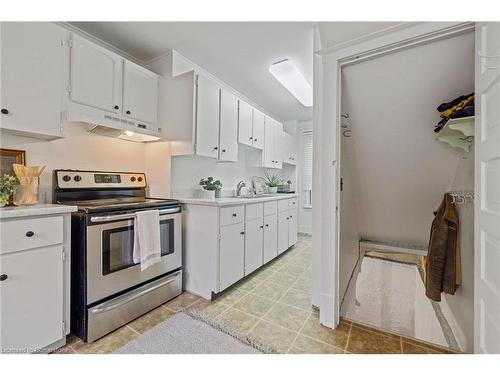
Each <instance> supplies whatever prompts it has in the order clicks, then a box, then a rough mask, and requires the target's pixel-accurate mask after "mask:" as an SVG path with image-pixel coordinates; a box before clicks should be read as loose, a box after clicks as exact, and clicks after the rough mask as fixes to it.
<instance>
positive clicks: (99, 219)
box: [90, 207, 181, 223]
mask: <svg viewBox="0 0 500 375" xmlns="http://www.w3.org/2000/svg"><path fill="white" fill-rule="evenodd" d="M180 211H181V209H180V208H179V207H176V208H167V209H165V210H160V215H165V214H175V213H177V212H180ZM133 218H135V214H123V215H109V216H94V217H91V218H90V221H91V222H92V223H104V222H106V221H114V220H125V219H133Z"/></svg>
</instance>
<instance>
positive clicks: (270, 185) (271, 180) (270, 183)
mask: <svg viewBox="0 0 500 375" xmlns="http://www.w3.org/2000/svg"><path fill="white" fill-rule="evenodd" d="M264 181H265V184H266V186H267V192H268V193H269V194H276V193H277V192H278V185H280V184H281V183H282V182H283V177H281V176H280V175H279V174H275V173H269V172H268V171H266V178H265V179H264Z"/></svg>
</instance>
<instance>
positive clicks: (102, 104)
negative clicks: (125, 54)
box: [69, 34, 123, 113]
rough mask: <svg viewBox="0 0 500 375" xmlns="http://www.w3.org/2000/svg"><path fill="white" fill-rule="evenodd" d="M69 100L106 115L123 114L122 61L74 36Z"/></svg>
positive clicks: (118, 57) (113, 54) (112, 53)
mask: <svg viewBox="0 0 500 375" xmlns="http://www.w3.org/2000/svg"><path fill="white" fill-rule="evenodd" d="M71 43H72V46H71V73H70V74H71V81H70V96H69V97H70V100H71V101H72V102H75V103H79V104H83V105H86V106H90V107H93V108H97V109H101V110H104V111H107V112H114V113H121V112H122V69H123V58H121V57H120V56H119V55H117V54H116V53H114V52H111V51H109V50H107V49H105V48H103V47H101V46H99V45H97V44H95V43H92V42H90V41H88V40H86V39H84V38H82V37H80V36H79V35H76V34H73V35H72V42H71Z"/></svg>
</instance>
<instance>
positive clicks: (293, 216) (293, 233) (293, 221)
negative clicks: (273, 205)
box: [288, 209, 298, 247]
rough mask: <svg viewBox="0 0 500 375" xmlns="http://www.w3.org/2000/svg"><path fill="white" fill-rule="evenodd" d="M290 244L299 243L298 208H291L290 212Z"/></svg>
mask: <svg viewBox="0 0 500 375" xmlns="http://www.w3.org/2000/svg"><path fill="white" fill-rule="evenodd" d="M288 217H289V220H288V246H289V247H290V246H293V245H295V244H296V243H297V231H298V226H297V225H298V221H297V210H296V209H294V210H290V211H289V212H288Z"/></svg>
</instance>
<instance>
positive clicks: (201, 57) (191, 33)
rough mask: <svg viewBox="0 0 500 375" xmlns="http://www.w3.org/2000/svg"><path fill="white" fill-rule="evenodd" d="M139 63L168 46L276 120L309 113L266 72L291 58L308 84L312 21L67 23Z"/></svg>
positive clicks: (295, 117) (302, 117) (303, 115)
mask: <svg viewBox="0 0 500 375" xmlns="http://www.w3.org/2000/svg"><path fill="white" fill-rule="evenodd" d="M72 25H73V26H76V27H78V28H80V29H82V30H84V31H85V32H87V33H89V34H92V35H93V36H95V37H97V38H99V39H101V40H103V41H105V42H107V43H109V44H111V45H113V46H115V47H117V48H119V49H121V50H122V51H124V52H126V53H128V54H130V55H132V56H134V57H136V58H137V59H139V60H142V61H144V62H146V61H148V60H151V59H153V58H155V57H158V56H160V55H162V54H164V53H165V52H167V51H169V50H170V49H175V50H176V51H178V52H180V53H181V54H182V55H184V56H185V57H187V58H188V59H190V60H191V61H193V62H194V63H195V64H197V65H199V66H201V67H202V68H204V69H205V70H207V71H208V72H210V73H212V74H213V75H214V76H216V77H218V78H219V79H221V80H222V81H224V82H226V83H227V84H228V85H230V86H231V87H233V88H234V89H236V90H237V91H239V92H241V93H242V94H243V95H245V96H246V97H247V98H249V99H250V100H252V101H253V102H255V103H256V104H258V105H259V106H261V107H263V108H264V109H266V110H267V111H268V112H270V113H271V114H273V115H275V116H276V117H278V119H280V120H282V121H287V120H307V119H310V118H312V108H306V107H304V106H302V104H300V103H299V102H298V101H297V100H296V99H295V98H294V97H293V96H292V95H291V94H290V93H289V92H288V91H287V90H286V89H285V88H284V87H283V86H281V84H280V83H278V81H276V79H275V78H274V77H273V76H272V75H271V74H270V73H269V70H268V69H269V66H270V65H271V64H272V63H274V62H276V61H279V60H282V59H284V58H288V59H291V60H293V61H294V62H295V63H296V65H297V66H298V67H299V69H300V70H301V71H302V72H303V73H304V75H305V76H306V78H307V79H308V80H309V82H310V83H311V84H312V82H313V79H312V76H313V64H312V57H313V27H314V24H313V23H310V22H309V23H306V22H73V23H72Z"/></svg>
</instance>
